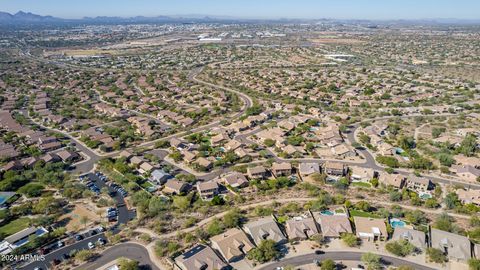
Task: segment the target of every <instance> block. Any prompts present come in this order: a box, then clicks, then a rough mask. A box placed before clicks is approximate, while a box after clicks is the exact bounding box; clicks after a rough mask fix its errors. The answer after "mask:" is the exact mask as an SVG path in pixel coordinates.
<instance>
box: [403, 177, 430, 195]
mask: <svg viewBox="0 0 480 270" xmlns="http://www.w3.org/2000/svg"><path fill="white" fill-rule="evenodd" d="M406 187H407V188H408V189H410V190H414V191H417V192H420V191H427V190H430V189H431V188H432V182H431V181H430V179H428V178H426V177H419V176H416V175H413V174H412V175H409V176H408V177H407V181H406Z"/></svg>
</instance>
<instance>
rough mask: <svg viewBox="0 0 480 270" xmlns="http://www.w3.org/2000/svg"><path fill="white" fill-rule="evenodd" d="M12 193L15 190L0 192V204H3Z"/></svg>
mask: <svg viewBox="0 0 480 270" xmlns="http://www.w3.org/2000/svg"><path fill="white" fill-rule="evenodd" d="M13 195H15V192H0V205H3V204H4V203H5V202H6V201H8V199H10V198H11V197H12V196H13Z"/></svg>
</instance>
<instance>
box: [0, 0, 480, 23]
mask: <svg viewBox="0 0 480 270" xmlns="http://www.w3.org/2000/svg"><path fill="white" fill-rule="evenodd" d="M0 10H1V11H7V12H11V13H15V12H17V11H19V10H23V11H31V12H33V13H37V14H41V15H53V16H57V17H64V18H80V17H83V16H136V15H143V16H157V15H186V14H202V15H222V16H234V17H243V18H339V19H343V18H357V19H422V18H459V19H480V0H0Z"/></svg>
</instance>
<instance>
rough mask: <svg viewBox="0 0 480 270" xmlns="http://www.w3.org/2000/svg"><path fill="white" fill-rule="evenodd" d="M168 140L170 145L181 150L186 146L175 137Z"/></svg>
mask: <svg viewBox="0 0 480 270" xmlns="http://www.w3.org/2000/svg"><path fill="white" fill-rule="evenodd" d="M169 142H170V146H172V147H175V148H177V149H178V150H183V149H186V148H187V145H186V144H185V142H183V141H181V140H179V139H177V138H171V139H170V141H169Z"/></svg>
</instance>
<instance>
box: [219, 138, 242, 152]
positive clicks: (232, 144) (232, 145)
mask: <svg viewBox="0 0 480 270" xmlns="http://www.w3.org/2000/svg"><path fill="white" fill-rule="evenodd" d="M242 145H243V144H242V143H241V142H239V141H237V140H231V141H229V142H227V143H226V144H225V145H224V146H223V147H224V148H225V150H227V151H235V150H237V149H238V148H240V147H242Z"/></svg>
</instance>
